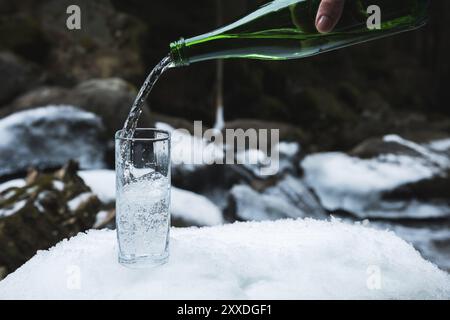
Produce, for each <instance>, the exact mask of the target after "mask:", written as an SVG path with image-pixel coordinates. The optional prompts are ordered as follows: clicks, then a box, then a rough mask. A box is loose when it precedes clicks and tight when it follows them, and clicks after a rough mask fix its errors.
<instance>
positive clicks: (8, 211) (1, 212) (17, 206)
mask: <svg viewBox="0 0 450 320" xmlns="http://www.w3.org/2000/svg"><path fill="white" fill-rule="evenodd" d="M26 204H27V201H26V200H20V201H17V202H15V203H14V204H13V205H12V206H11V207H8V208H0V217H7V216H10V215H12V214H14V213H16V212H17V211H19V210H21V209H22V208H23V207H25V206H26Z"/></svg>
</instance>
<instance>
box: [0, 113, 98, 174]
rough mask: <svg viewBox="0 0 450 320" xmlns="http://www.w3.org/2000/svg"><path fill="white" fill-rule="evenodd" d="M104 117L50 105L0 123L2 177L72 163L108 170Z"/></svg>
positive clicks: (83, 166) (18, 114) (10, 117)
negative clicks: (32, 169)
mask: <svg viewBox="0 0 450 320" xmlns="http://www.w3.org/2000/svg"><path fill="white" fill-rule="evenodd" d="M104 134H105V133H104V127H103V124H102V121H101V119H100V118H98V117H97V116H95V115H94V114H92V113H89V112H85V111H82V110H79V109H77V108H74V107H72V106H47V107H41V108H37V109H32V110H27V111H21V112H17V113H15V114H12V115H10V116H8V117H6V118H4V119H1V120H0V135H1V136H2V141H0V176H5V175H12V174H17V173H20V172H24V171H26V170H27V168H28V167H30V166H33V167H36V168H39V169H46V168H55V167H60V166H62V165H64V163H66V162H67V161H68V160H70V159H74V160H78V161H79V162H80V165H81V167H82V168H102V167H105V165H106V164H105V162H104V157H105V144H104V143H103V141H104V138H103V135H104Z"/></svg>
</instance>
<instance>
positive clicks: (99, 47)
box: [21, 0, 146, 83]
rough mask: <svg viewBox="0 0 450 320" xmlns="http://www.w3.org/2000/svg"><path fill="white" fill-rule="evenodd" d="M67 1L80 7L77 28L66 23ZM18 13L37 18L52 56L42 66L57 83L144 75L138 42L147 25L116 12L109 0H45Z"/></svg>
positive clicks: (135, 77)
mask: <svg viewBox="0 0 450 320" xmlns="http://www.w3.org/2000/svg"><path fill="white" fill-rule="evenodd" d="M72 4H76V5H78V6H80V9H81V12H82V20H81V29H80V30H69V29H67V28H65V26H66V20H67V13H66V10H67V7H68V6H69V5H72ZM21 12H22V13H23V12H28V14H29V15H32V16H34V17H35V19H36V20H37V21H38V22H39V25H40V26H41V30H42V33H43V34H44V36H45V37H46V39H47V41H48V43H49V45H50V49H49V52H48V55H47V57H51V58H50V59H48V60H47V61H46V62H45V64H46V69H47V70H49V71H50V72H51V74H52V77H53V78H54V79H55V80H57V82H59V83H61V82H70V83H78V82H80V81H84V80H88V79H90V78H109V77H113V76H116V77H121V78H125V79H128V80H130V79H132V80H135V79H141V77H143V73H145V71H144V70H145V67H144V64H143V62H142V58H141V55H140V53H141V49H140V46H141V41H142V37H143V34H144V33H145V31H146V26H145V25H144V24H143V23H142V22H141V21H140V20H138V19H136V18H133V17H132V16H130V15H127V14H124V13H121V12H118V11H116V10H115V9H114V7H113V5H112V2H111V1H109V0H99V1H96V2H95V3H94V2H92V1H70V0H61V1H50V0H47V1H42V2H41V3H40V4H39V6H35V7H34V8H32V9H31V10H30V9H28V10H27V9H25V8H24V9H22V10H21ZM139 81H140V80H139Z"/></svg>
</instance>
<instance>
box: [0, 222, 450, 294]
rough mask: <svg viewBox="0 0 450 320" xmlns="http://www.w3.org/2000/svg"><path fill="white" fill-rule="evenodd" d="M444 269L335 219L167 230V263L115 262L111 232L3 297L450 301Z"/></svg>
mask: <svg viewBox="0 0 450 320" xmlns="http://www.w3.org/2000/svg"><path fill="white" fill-rule="evenodd" d="M449 297H450V276H449V275H448V274H447V273H445V272H443V271H441V270H439V269H438V268H437V267H436V266H434V265H433V264H431V263H430V262H427V261H425V260H424V259H423V258H422V257H421V256H420V255H419V253H418V252H417V251H415V250H414V249H413V247H411V246H410V245H409V244H407V243H406V242H405V241H403V240H401V239H400V238H398V237H397V236H395V235H394V234H393V233H391V232H386V231H380V230H375V229H371V228H367V227H364V226H362V225H357V224H354V225H351V224H345V223H342V222H339V221H336V220H332V221H315V220H311V219H306V220H282V221H277V222H262V223H254V222H253V223H236V224H233V225H226V226H220V227H208V228H188V229H172V230H171V256H170V259H169V262H168V264H166V265H163V266H160V267H157V268H154V269H146V270H134V269H127V268H125V267H123V266H120V265H119V264H118V263H117V245H116V234H115V232H114V231H110V230H102V231H90V232H88V233H87V234H79V235H78V236H76V237H74V238H72V239H70V240H64V241H62V242H61V243H59V244H58V245H56V246H55V247H53V248H51V249H50V250H48V251H40V252H38V253H37V255H36V256H35V257H33V258H32V259H31V260H29V261H28V262H27V263H25V264H24V265H23V266H22V267H20V268H19V269H18V270H16V271H15V272H14V273H12V274H10V275H9V276H8V277H7V278H6V279H4V280H3V281H1V282H0V299H448V298H449Z"/></svg>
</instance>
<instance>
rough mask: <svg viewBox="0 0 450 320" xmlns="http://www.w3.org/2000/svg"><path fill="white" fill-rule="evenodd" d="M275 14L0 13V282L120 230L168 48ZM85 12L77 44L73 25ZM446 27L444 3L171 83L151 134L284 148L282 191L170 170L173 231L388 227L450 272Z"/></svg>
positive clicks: (243, 175) (182, 73) (234, 1)
mask: <svg viewBox="0 0 450 320" xmlns="http://www.w3.org/2000/svg"><path fill="white" fill-rule="evenodd" d="M265 2H267V1H256V0H252V1H250V0H197V1H195V3H193V2H189V1H178V0H173V1H162V0H152V1H144V0H129V1H119V0H99V1H88V0H85V1H82V0H78V1H76V0H71V1H66V0H41V1H33V0H21V1H11V0H0V137H1V139H0V279H1V278H2V277H4V276H6V275H7V274H8V273H10V272H12V271H14V270H15V269H16V268H18V267H19V266H20V265H21V264H23V263H24V262H25V261H27V260H28V259H29V258H31V257H32V256H33V255H34V253H35V252H36V250H39V249H46V248H49V247H50V246H53V245H54V244H55V243H57V242H58V241H59V240H61V239H63V238H66V237H69V236H72V235H74V234H76V233H77V232H80V231H84V230H87V229H90V228H104V227H109V228H114V172H113V171H112V170H113V169H114V143H113V138H114V133H115V131H117V130H118V129H120V128H121V127H122V126H123V122H124V121H125V119H126V116H127V114H128V112H129V109H130V107H131V104H132V102H133V99H134V97H135V95H136V93H137V90H138V89H139V87H140V85H141V84H142V82H143V81H144V79H145V77H146V75H147V73H148V72H149V71H150V70H151V69H152V68H153V66H155V65H156V64H157V63H158V62H159V61H160V60H161V58H162V57H164V56H165V55H167V53H168V47H169V43H170V42H172V41H174V40H178V39H179V38H180V37H190V36H194V35H198V34H202V33H205V32H207V31H210V30H212V29H214V28H215V27H217V26H218V25H220V24H226V23H229V22H232V21H234V20H235V19H236V18H238V17H240V16H242V15H243V14H245V13H248V12H250V11H252V10H254V9H255V8H257V7H258V6H259V5H261V4H263V3H265ZM71 4H77V5H79V6H80V8H81V13H82V16H81V30H68V29H67V28H66V20H67V18H68V14H67V13H66V9H67V7H68V6H69V5H71ZM449 18H450V3H449V2H448V1H440V0H435V1H432V8H431V19H430V23H429V24H428V25H427V26H426V27H424V28H422V29H421V30H418V31H414V32H410V33H406V34H400V35H396V36H393V37H390V38H387V39H383V40H379V41H375V42H370V43H366V44H362V45H358V46H354V47H351V48H346V49H342V50H339V51H335V52H331V53H326V54H322V55H320V56H316V57H312V58H308V59H303V60H293V61H285V62H264V61H245V60H230V61H225V62H224V63H223V72H220V71H218V70H220V67H219V64H218V63H217V62H205V63H200V64H196V65H192V66H189V67H187V68H180V69H176V70H170V71H169V72H167V73H166V74H165V75H164V76H163V77H162V78H161V79H160V81H159V83H158V84H157V85H156V87H155V89H154V91H153V93H152V94H151V95H150V98H149V100H148V101H147V104H148V106H151V111H150V108H149V107H148V106H146V110H145V112H144V114H143V116H142V118H141V123H140V124H141V126H145V127H150V126H160V127H164V128H187V129H188V130H192V127H193V120H202V121H203V124H204V125H205V126H210V127H212V126H216V127H217V128H219V129H225V128H243V129H247V128H256V129H259V128H268V129H271V128H276V129H280V134H281V137H280V138H281V143H280V144H279V145H278V150H279V151H280V154H281V158H280V167H281V170H280V172H279V174H278V175H276V176H273V177H262V176H259V175H258V173H257V170H255V169H256V166H250V165H248V166H237V165H229V166H220V165H219V166H182V165H180V166H174V168H173V184H174V186H175V188H174V191H173V203H172V215H173V224H174V225H176V226H192V225H195V226H206V225H214V224H221V223H230V222H234V221H246V220H274V219H282V218H298V217H301V218H303V217H311V218H315V219H328V218H329V217H330V216H334V217H335V218H340V219H344V220H348V221H358V222H360V223H364V224H367V225H370V226H372V227H374V228H382V229H389V230H392V231H393V232H395V233H396V234H397V235H399V236H400V237H402V238H403V239H405V240H406V241H408V242H410V243H412V244H413V245H414V246H415V248H416V249H417V250H418V251H419V252H420V253H421V254H422V255H423V256H424V257H425V258H426V259H428V260H430V261H431V262H433V263H435V264H437V265H438V266H439V267H440V268H441V269H443V270H447V271H448V270H450V228H449V227H450V176H449V174H450V107H449V100H450V90H448V88H447V84H448V83H449V81H450V62H449V59H448V56H449V55H448V52H449V49H450V43H449V41H448V34H449V33H450V30H449V29H450V27H449V25H448V23H446V21H448V19H449ZM222 118H223V119H224V123H222V121H221V119H222ZM218 120H219V121H218ZM184 138H186V139H190V138H192V137H184ZM178 148H179V150H178V151H179V153H183V152H184V151H183V150H184V149H183V148H184V147H183V146H178ZM70 160H75V162H73V161H70ZM349 254H351V248H349Z"/></svg>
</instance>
